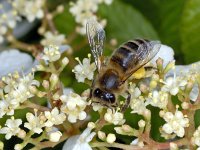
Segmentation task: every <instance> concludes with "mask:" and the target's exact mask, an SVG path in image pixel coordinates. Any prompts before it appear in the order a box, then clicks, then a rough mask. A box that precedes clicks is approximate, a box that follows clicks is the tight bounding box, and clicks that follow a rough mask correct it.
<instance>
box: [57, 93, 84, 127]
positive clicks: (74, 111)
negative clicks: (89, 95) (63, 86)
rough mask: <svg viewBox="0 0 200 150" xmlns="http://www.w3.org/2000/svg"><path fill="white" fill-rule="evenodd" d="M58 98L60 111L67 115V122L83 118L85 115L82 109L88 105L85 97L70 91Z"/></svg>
mask: <svg viewBox="0 0 200 150" xmlns="http://www.w3.org/2000/svg"><path fill="white" fill-rule="evenodd" d="M60 99H61V101H62V105H61V111H62V112H63V113H65V114H67V115H68V120H69V122H71V123H75V122H76V121H77V119H79V120H84V119H85V118H86V117H87V114H86V112H85V111H84V109H85V108H86V106H87V105H88V102H87V101H86V97H81V96H79V95H78V94H76V93H73V92H70V93H69V94H68V95H62V96H61V97H60Z"/></svg>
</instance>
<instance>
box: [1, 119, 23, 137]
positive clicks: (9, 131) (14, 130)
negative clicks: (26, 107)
mask: <svg viewBox="0 0 200 150" xmlns="http://www.w3.org/2000/svg"><path fill="white" fill-rule="evenodd" d="M21 124H22V120H21V119H14V118H13V117H12V118H11V119H8V120H7V121H6V123H5V126H6V127H3V128H1V129H0V134H6V139H7V140H8V139H10V138H11V137H12V136H15V135H17V134H18V133H19V132H20V131H21V129H20V128H19V126H20V125H21Z"/></svg>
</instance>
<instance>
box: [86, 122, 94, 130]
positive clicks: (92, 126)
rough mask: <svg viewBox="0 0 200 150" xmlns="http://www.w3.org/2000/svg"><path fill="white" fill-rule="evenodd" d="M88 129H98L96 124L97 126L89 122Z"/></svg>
mask: <svg viewBox="0 0 200 150" xmlns="http://www.w3.org/2000/svg"><path fill="white" fill-rule="evenodd" d="M88 127H89V128H90V129H94V128H95V127H96V124H95V123H94V122H89V123H88Z"/></svg>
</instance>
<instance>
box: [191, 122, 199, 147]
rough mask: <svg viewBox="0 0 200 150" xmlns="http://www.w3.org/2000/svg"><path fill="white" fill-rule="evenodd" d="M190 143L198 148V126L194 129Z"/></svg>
mask: <svg viewBox="0 0 200 150" xmlns="http://www.w3.org/2000/svg"><path fill="white" fill-rule="evenodd" d="M191 140H192V143H193V144H195V145H197V146H198V147H200V126H199V127H198V128H197V129H196V131H195V132H194V134H193V137H192V139H191Z"/></svg>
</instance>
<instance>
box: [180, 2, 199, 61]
mask: <svg viewBox="0 0 200 150" xmlns="http://www.w3.org/2000/svg"><path fill="white" fill-rule="evenodd" d="M199 20H200V1H199V0H188V1H187V2H186V4H185V9H184V12H183V16H182V26H181V28H180V30H181V39H182V49H183V52H184V54H185V56H187V57H186V58H185V59H186V62H187V63H192V62H195V61H198V60H199V59H200V36H199V33H200V21H199Z"/></svg>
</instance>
